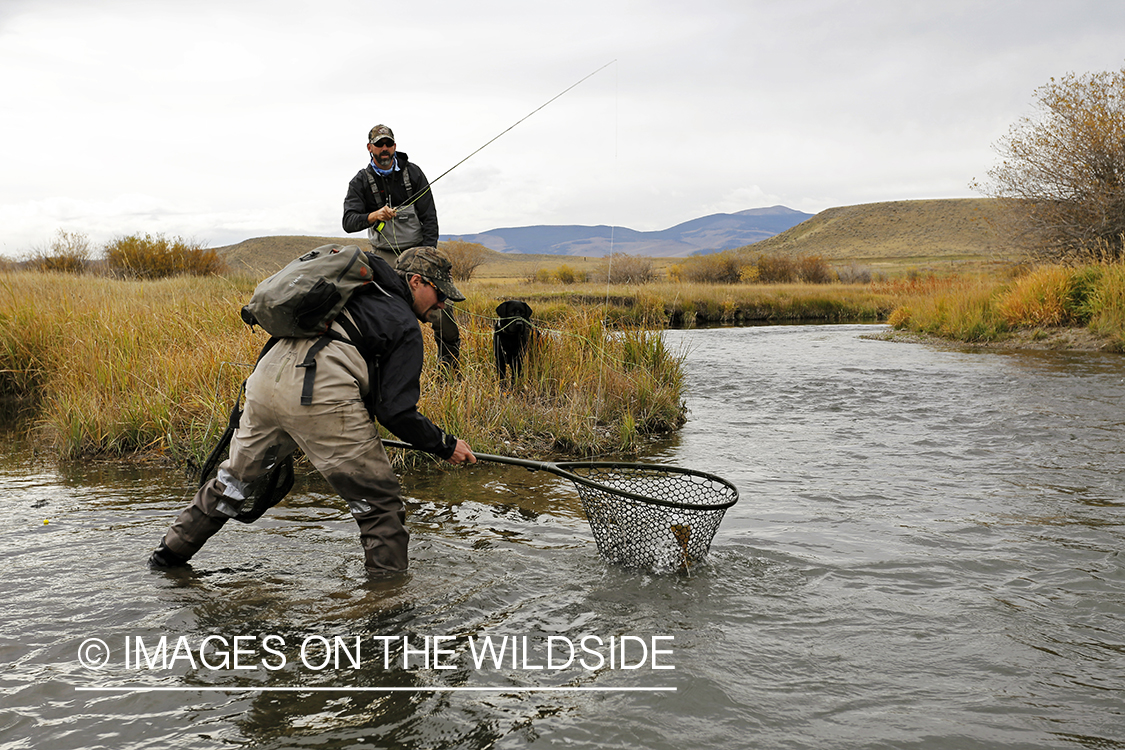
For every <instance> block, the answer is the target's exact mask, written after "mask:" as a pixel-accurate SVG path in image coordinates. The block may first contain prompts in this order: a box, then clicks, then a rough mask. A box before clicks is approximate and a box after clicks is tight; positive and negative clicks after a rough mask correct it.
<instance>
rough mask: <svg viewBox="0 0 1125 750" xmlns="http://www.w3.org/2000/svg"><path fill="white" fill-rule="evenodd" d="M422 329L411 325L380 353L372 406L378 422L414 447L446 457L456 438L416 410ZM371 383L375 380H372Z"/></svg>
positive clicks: (450, 451) (421, 350) (418, 394)
mask: <svg viewBox="0 0 1125 750" xmlns="http://www.w3.org/2000/svg"><path fill="white" fill-rule="evenodd" d="M422 352H423V349H422V333H421V331H420V329H419V328H418V326H416V325H415V326H412V327H411V328H410V329H408V330H407V333H406V335H405V336H403V337H402V338H401V339H400V340H399V341H398V342H397V343H396V344H395V346H393V347H392V348H391V349H390V350H388V351H386V352H385V353H384V354H383V355H382V356H381V357H379V362H378V367H377V368H376V369H377V372H376V375H375V377H376V379H377V381H378V386H377V387H373V391H375V392H374V393H373V394H372V395H373V396H374V398H373V399H372V404H371V406H372V407H373V411H374V417H375V419H377V420H378V421H379V424H381V425H383V426H384V427H386V428H387V429H388V430H390V431H391V432H392V433H394V434H395V436H397V437H399V438H401V439H402V440H405V441H406V442H408V443H410V444H411V445H413V446H414V447H415V448H420V449H422V450H424V451H426V452H427V453H432V454H434V455H435V456H437V457H438V458H442V459H447V458H449V457H450V456H452V455H453V450H454V448H456V446H457V439H456V438H455V437H453V436H452V435H447V434H445V432H444V431H442V429H441V428H440V427H438V426H437V425H435V424H434V423H433V422H431V421H430V420H429V419H427V418H426V417H425V415H423V414H422V413H421V412H420V411H418V398H419V397H420V396H421V386H420V385H419V378H420V377H421V374H422ZM373 386H374V384H373Z"/></svg>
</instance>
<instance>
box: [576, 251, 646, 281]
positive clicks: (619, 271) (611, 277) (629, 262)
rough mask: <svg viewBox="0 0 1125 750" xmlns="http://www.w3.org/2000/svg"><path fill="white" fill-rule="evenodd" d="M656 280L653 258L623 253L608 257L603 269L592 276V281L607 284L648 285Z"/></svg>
mask: <svg viewBox="0 0 1125 750" xmlns="http://www.w3.org/2000/svg"><path fill="white" fill-rule="evenodd" d="M654 278H656V267H655V266H654V265H653V262H652V259H651V258H643V257H641V256H639V255H625V254H623V253H613V254H612V255H609V256H606V259H605V262H604V263H603V264H602V266H601V268H599V269H598V270H597V271H596V272H595V273H594V274H592V275H591V280H593V281H600V282H605V283H607V284H608V283H614V284H647V283H648V282H650V281H652V280H653V279H654Z"/></svg>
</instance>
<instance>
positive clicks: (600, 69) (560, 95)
mask: <svg viewBox="0 0 1125 750" xmlns="http://www.w3.org/2000/svg"><path fill="white" fill-rule="evenodd" d="M615 62H617V60H610V61H609V62H607V63H606V64H605V65H603V66H601V67H600V68H598V69H597V70H595V71H594V72H593V73H590V74H589V75H587V76H584V77H583V78H582V79H581V80H579V81H577V82H575V83H573V84H571V85H570V86H567V87H566V88H565V89H563V90H562V91H560V92H559V93H557V94H555V95H554V96H553V97H551V98H550V99H548V100H547V101H545V102H543V103H542V104H541V105H539V106H538V107H536V108H535V109H533V110H531V111H530V112H528V113H527V114H526V115H524V116H523V117H521V118H520V119H519V120H516V121H515V122H514V123H512V124H511V125H510V126H509V127H508V128H507V129H506V130H504V131H503V132H501V133H500V134H499V135H497V136H496V137H494V138H493V139H492V140H490V141H488V142H487V143H485V144H484V145H483V146H481V147H480V148H478V149H477V150H476V151H474V152H473V153H471V154H469V155H468V156H466V157H465V158H464V159H462V160H461V161H459V162H457V163H456V164H454V165H453V166H452V167H450V168H449V169H447V170H445V171H444V172H442V173H441V174H439V175H438V176H437V177H436V178H435V179H433V180H430V183H429V184H428V185H426V189H425V190H423V191H421V192H420V193H418V194H417V195H415V196H414V197H413V198H411V199H410V200H408V201H407V202H406V203H404V204H402V205H401V206H399V207H398V208H406V207H407V206H410V205H413V204H414V202H415V201H416V200H418V199H419V198H421V197H422V196H423V195H425V194H426V193H428V192H429V191H430V188H432V187H433V186H434V183H435V182H437V181H438V180H440V179H441V178H442V177H445V176H446V175H447V174H449V173H450V172H452V171H453V170H454V169H457V167H459V166H461V165H462V164H464V163H465V162H467V161H468V160H469V159H472V158H473V157H474V156H476V155H477V154H479V153H480V152H481V151H483V150H484V149H486V148H488V147H489V146H490V145H492V144H493V143H495V142H496V141H498V140H499V139H500V138H501V137H503V136H504V135H505V134H507V133H508V132H509V131H511V130H512V129H513V128H515V127H516V126H517V125H519V124H520V123H521V122H523V121H524V120H526V119H527V118H529V117H531V116H532V115H533V114H535V113H536V112H538V111H539V110H541V109H543V108H545V107H546V106H547V105H548V104H550V103H551V102H553V101H555V100H556V99H558V98H560V97H562V96H563V95H564V94H566V93H567V92H569V91H570V90H571V89H574V88H577V87H578V86H580V85H582V84H583V83H585V82H586V81H587V80H588V79H590V78H593V77H594V76H596V75H597V74H598V73H601V72H602V71H603V70H605V69H606V68H608V67H609V66H610V65H613V64H614V63H615Z"/></svg>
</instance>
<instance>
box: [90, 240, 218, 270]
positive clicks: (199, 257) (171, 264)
mask: <svg viewBox="0 0 1125 750" xmlns="http://www.w3.org/2000/svg"><path fill="white" fill-rule="evenodd" d="M105 258H106V262H107V263H108V265H109V268H110V271H111V272H112V273H114V274H115V275H118V276H121V277H124V278H129V279H161V278H165V277H168V276H182V275H190V276H212V275H215V274H218V273H221V272H222V271H223V270H224V269H225V264H224V263H223V261H222V259H221V258H220V257H219V254H218V253H217V252H216V251H215V250H212V249H207V248H204V247H203V246H202V244H200V243H197V242H194V241H192V242H188V241H187V240H183V239H181V238H179V237H174V238H173V239H171V240H169V239H167V238H165V237H164V235H162V234H158V235H156V236H155V237H153V236H152V235H151V234H145V235H144V236H143V237H142V236H141V235H139V234H132V235H129V236H128V237H118V238H116V239H114V240H113V241H112V242H110V243H109V244H108V245H106V246H105Z"/></svg>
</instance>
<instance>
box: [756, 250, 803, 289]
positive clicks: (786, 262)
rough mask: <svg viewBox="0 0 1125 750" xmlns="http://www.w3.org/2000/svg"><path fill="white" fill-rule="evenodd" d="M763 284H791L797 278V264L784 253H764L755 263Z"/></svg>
mask: <svg viewBox="0 0 1125 750" xmlns="http://www.w3.org/2000/svg"><path fill="white" fill-rule="evenodd" d="M755 265H756V266H758V280H759V281H761V282H762V283H763V284H791V283H792V282H794V281H796V280H797V264H796V263H794V262H793V259H792V258H786V257H785V256H782V255H763V256H761V257H759V258H758V260H757V262H756V263H755Z"/></svg>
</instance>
